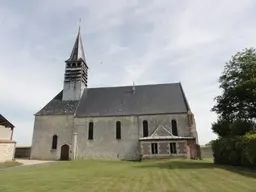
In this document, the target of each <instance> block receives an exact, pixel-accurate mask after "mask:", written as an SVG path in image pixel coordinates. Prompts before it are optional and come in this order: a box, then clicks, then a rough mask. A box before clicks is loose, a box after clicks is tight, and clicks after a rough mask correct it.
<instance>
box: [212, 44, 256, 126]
mask: <svg viewBox="0 0 256 192" xmlns="http://www.w3.org/2000/svg"><path fill="white" fill-rule="evenodd" d="M219 83H220V88H221V89H222V90H223V93H222V94H221V95H219V96H217V97H216V98H215V100H216V101H217V104H216V105H215V106H214V107H213V108H212V111H215V112H216V113H217V114H218V115H219V117H220V118H221V119H224V120H228V121H233V120H235V119H241V120H255V118H256V50H255V49H254V48H249V49H244V50H242V51H241V52H238V53H236V54H235V55H234V56H232V58H231V60H230V61H229V62H227V63H226V65H225V68H224V71H223V73H222V75H221V76H220V78H219Z"/></svg>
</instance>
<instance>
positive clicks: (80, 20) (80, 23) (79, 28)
mask: <svg viewBox="0 0 256 192" xmlns="http://www.w3.org/2000/svg"><path fill="white" fill-rule="evenodd" d="M81 21H82V19H81V18H79V28H78V33H80V28H81Z"/></svg>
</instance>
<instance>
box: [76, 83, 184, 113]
mask: <svg viewBox="0 0 256 192" xmlns="http://www.w3.org/2000/svg"><path fill="white" fill-rule="evenodd" d="M188 108H189V106H188V105H187V102H186V98H185V95H184V93H183V91H182V87H181V84H180V83H173V84H155V85H138V86H135V92H133V86H124V87H106V88H89V89H87V90H86V91H85V92H84V94H83V96H82V98H81V100H80V103H79V106H78V108H77V111H76V116H77V117H88V116H121V115H122V116H123V115H146V114H161V113H186V112H187V111H188Z"/></svg>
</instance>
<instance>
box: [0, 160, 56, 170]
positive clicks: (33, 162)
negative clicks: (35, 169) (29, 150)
mask: <svg viewBox="0 0 256 192" xmlns="http://www.w3.org/2000/svg"><path fill="white" fill-rule="evenodd" d="M15 161H17V162H19V163H22V165H19V166H14V167H6V168H2V169H0V171H5V170H11V169H21V168H26V167H32V166H39V165H42V164H45V163H54V162H57V161H41V160H30V159H15Z"/></svg>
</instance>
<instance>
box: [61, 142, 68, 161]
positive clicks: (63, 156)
mask: <svg viewBox="0 0 256 192" xmlns="http://www.w3.org/2000/svg"><path fill="white" fill-rule="evenodd" d="M60 160H64V161H68V160H69V146H68V145H62V147H61V154H60Z"/></svg>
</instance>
